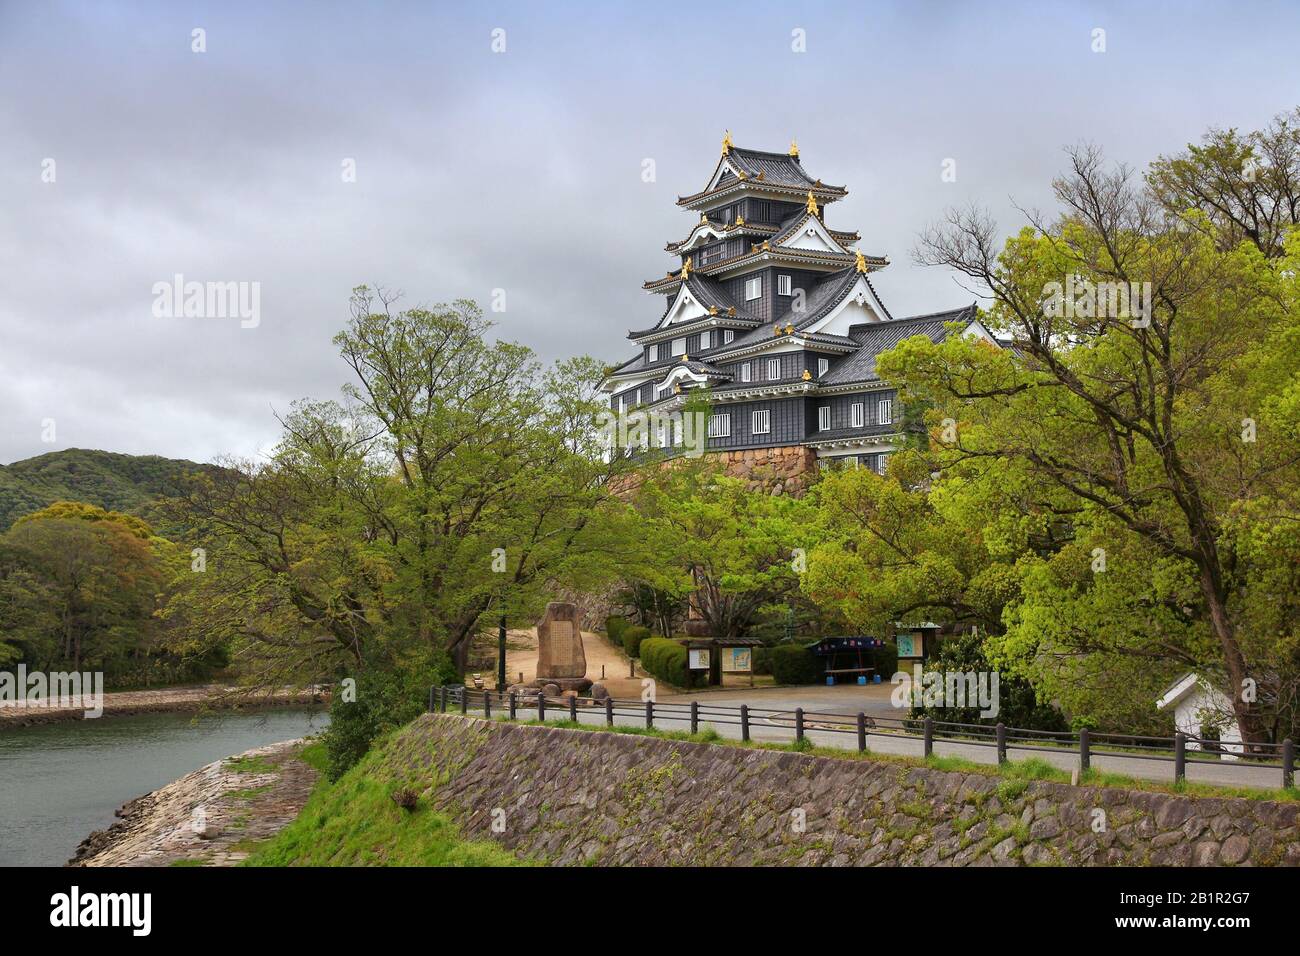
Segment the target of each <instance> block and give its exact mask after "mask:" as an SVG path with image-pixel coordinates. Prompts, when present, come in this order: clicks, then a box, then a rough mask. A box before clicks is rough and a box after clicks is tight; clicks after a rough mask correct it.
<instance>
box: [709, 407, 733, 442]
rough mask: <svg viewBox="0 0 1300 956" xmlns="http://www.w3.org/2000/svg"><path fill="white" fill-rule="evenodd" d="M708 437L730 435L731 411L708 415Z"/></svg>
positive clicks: (726, 436)
mask: <svg viewBox="0 0 1300 956" xmlns="http://www.w3.org/2000/svg"><path fill="white" fill-rule="evenodd" d="M709 437H710V438H730V437H731V413H730V412H722V413H720V414H717V415H710V416H709Z"/></svg>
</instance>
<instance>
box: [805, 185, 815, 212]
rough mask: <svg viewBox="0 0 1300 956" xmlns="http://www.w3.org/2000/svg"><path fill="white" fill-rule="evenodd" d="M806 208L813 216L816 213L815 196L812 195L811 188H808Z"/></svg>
mask: <svg viewBox="0 0 1300 956" xmlns="http://www.w3.org/2000/svg"><path fill="white" fill-rule="evenodd" d="M807 208H808V211H809V212H810V213H812V214H813V215H814V216H815V215H817V197H816V196H814V195H813V194H812V190H811V189H810V190H808V207H807Z"/></svg>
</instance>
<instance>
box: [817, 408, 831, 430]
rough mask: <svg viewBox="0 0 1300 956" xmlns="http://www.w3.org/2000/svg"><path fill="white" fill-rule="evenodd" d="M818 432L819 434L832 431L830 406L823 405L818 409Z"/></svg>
mask: <svg viewBox="0 0 1300 956" xmlns="http://www.w3.org/2000/svg"><path fill="white" fill-rule="evenodd" d="M817 430H818V431H819V432H828V431H830V430H831V407H830V406H829V405H822V406H820V407H819V408H818V409H817Z"/></svg>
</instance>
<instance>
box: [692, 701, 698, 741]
mask: <svg viewBox="0 0 1300 956" xmlns="http://www.w3.org/2000/svg"><path fill="white" fill-rule="evenodd" d="M699 732H700V702H699V701H698V700H693V701H691V733H693V734H698V733H699Z"/></svg>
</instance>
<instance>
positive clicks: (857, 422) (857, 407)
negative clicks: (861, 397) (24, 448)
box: [849, 402, 867, 428]
mask: <svg viewBox="0 0 1300 956" xmlns="http://www.w3.org/2000/svg"><path fill="white" fill-rule="evenodd" d="M849 413H850V415H851V416H852V417H851V418H850V423H851V424H852V426H853V427H854V428H861V427H862V426H863V425H865V424H866V422H867V416H866V414H865V413H866V406H864V405H863V404H862V403H861V402H854V403H853V404H852V405H851V406H849Z"/></svg>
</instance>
